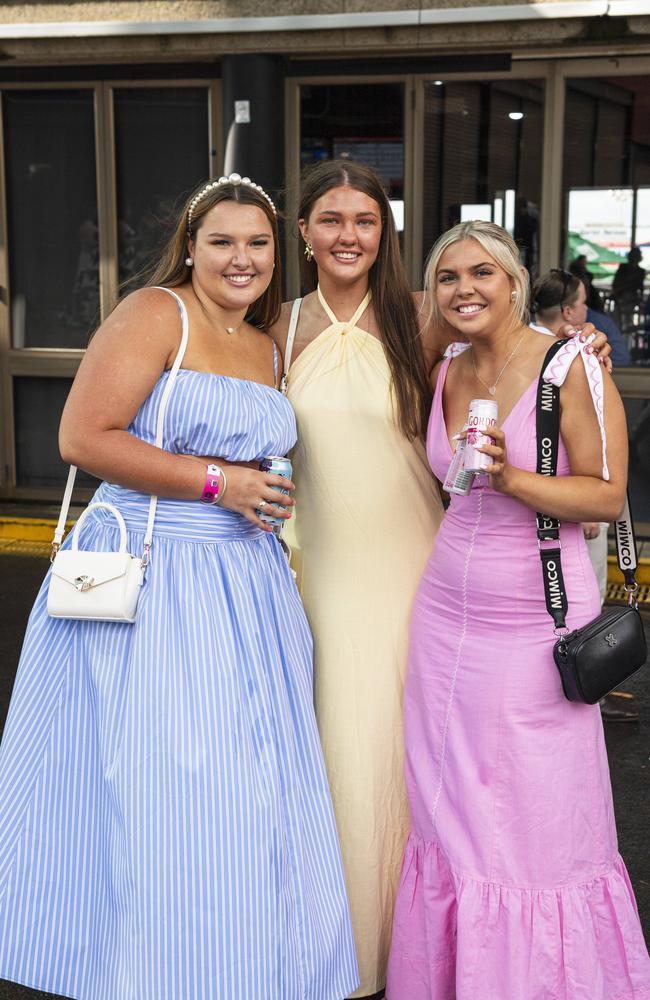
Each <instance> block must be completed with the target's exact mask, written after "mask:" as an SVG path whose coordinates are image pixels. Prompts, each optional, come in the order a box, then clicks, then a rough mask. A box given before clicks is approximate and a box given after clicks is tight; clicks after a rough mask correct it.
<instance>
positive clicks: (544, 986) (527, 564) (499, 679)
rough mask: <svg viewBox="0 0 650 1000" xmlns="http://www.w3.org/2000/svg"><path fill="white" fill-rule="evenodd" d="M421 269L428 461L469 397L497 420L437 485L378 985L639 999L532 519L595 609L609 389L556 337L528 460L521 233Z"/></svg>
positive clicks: (436, 255) (579, 610)
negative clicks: (483, 444) (558, 388)
mask: <svg viewBox="0 0 650 1000" xmlns="http://www.w3.org/2000/svg"><path fill="white" fill-rule="evenodd" d="M427 277H428V287H429V297H430V304H431V309H432V313H433V318H434V319H435V320H438V321H440V320H444V321H446V322H447V323H449V324H451V326H452V327H454V328H455V329H456V330H457V331H459V333H461V334H462V335H463V336H464V337H465V338H466V340H467V343H465V344H464V345H460V344H459V345H458V350H456V351H451V352H450V353H451V355H452V356H450V357H448V358H447V359H446V360H444V361H443V362H442V363H441V364H440V365H439V366H438V367H437V369H436V371H435V373H434V378H435V379H436V385H435V396H434V402H433V409H432V413H431V419H430V423H429V431H428V442H427V444H428V448H427V450H428V457H429V462H430V464H431V467H432V469H433V471H434V472H435V474H436V475H437V476H438V478H439V479H443V478H444V475H445V472H446V470H447V467H448V466H449V463H450V461H451V457H452V448H453V443H454V442H453V436H454V435H455V434H457V433H458V432H460V431H461V430H462V428H463V426H464V423H465V421H466V419H467V413H468V408H469V403H470V400H472V399H475V398H488V399H489V398H493V399H495V400H496V401H497V402H498V404H499V427H500V429H495V431H494V438H495V441H496V444H495V445H494V446H490V447H489V448H487V449H485V450H486V451H487V452H488V454H489V455H490V457H491V458H492V460H493V464H492V465H491V470H490V475H489V477H488V476H477V477H476V479H475V482H474V486H473V488H472V491H471V493H470V495H469V496H454V497H452V500H451V504H450V507H449V510H448V511H447V513H446V516H445V518H444V520H443V523H442V526H441V528H440V531H439V533H438V536H437V539H436V543H435V548H434V551H433V554H432V556H431V558H430V560H429V563H428V566H427V568H426V570H425V573H424V576H423V579H422V582H421V584H420V588H419V591H418V595H417V598H416V602H415V606H414V613H413V620H412V632H411V647H410V658H409V667H408V675H407V682H406V691H405V706H404V713H405V738H406V781H407V789H408V795H409V804H410V810H411V818H412V830H411V834H410V838H409V841H408V844H407V847H406V851H405V856H404V862H403V868H402V876H401V882H400V888H399V893H398V899H397V905H396V911H395V917H394V925H393V941H392V950H391V957H390V962H389V973H388V989H387V994H386V995H387V998H388V1000H642V998H643V1000H646V998H650V959H649V958H648V953H647V950H646V947H645V944H644V940H643V935H642V932H641V927H640V924H639V919H638V915H637V910H636V904H635V901H634V896H633V893H632V889H631V886H630V883H629V880H628V876H627V873H626V870H625V866H624V864H623V861H622V860H621V858H620V856H619V854H618V850H617V842H616V829H615V825H614V815H613V809H612V798H611V788H610V780H609V771H608V766H607V756H606V752H605V745H604V741H603V731H602V724H601V720H600V713H599V710H598V706H597V705H596V706H590V705H583V704H577V703H574V702H569V701H567V700H566V699H565V698H564V695H563V693H562V688H561V684H560V678H559V675H558V673H557V670H556V667H555V665H554V662H553V655H552V647H553V642H554V636H553V631H552V626H553V623H552V620H551V618H550V616H549V614H548V612H547V610H546V605H545V601H544V591H543V581H542V568H541V561H540V558H539V553H538V548H537V540H536V531H535V513H534V512H535V510H543V511H545V512H546V513H547V514H549V515H554V516H556V517H559V518H561V520H562V529H561V539H562V565H563V569H564V577H565V584H566V590H567V594H568V600H569V613H568V625H569V627H570V628H576V627H577V626H580V625H583V624H585V623H586V622H588V621H589V620H591V619H592V618H594V617H596V615H597V614H598V613H599V612H600V597H599V593H598V586H597V583H596V580H595V577H594V574H593V571H592V568H591V564H590V562H589V557H588V555H587V551H586V548H585V542H584V538H583V537H582V531H581V527H580V522H582V521H585V520H587V521H590V520H593V521H597V520H613V519H615V518H616V517H617V516H618V514H619V512H620V509H621V507H622V503H623V498H624V493H625V484H626V476H627V443H626V427H625V416H624V412H623V407H622V404H621V400H620V397H619V395H618V393H617V391H616V388H615V386H614V384H613V382H612V380H611V379H610V378H609V376H608V375H607V374H605V376H604V378H603V377H602V376H600V378H599V376H598V372H599V371H601V370H602V369H601V368H599V366H598V364H596V363H595V362H594V361H593V356H592V355H590V354H588V353H586V350H585V347H584V345H581V344H580V343H579V342H576V343H573V342H571V344H572V346H571V347H566V348H562V351H561V352H560V353H561V354H562V355H563V357H562V358H560V356H559V355H558V358H559V363H558V366H557V369H558V372H559V374H558V375H557V379H556V380H557V382H558V384H559V383H561V382H564V383H565V387H564V389H563V390H562V392H561V410H562V413H561V425H560V434H561V440H560V452H559V462H558V476H557V477H556V478H550V477H545V476H539V475H537V474H536V472H535V471H534V470H535V468H536V433H535V406H536V385H537V381H538V378H539V375H540V370H541V367H542V363H543V360H544V357H545V355H546V352H547V351H548V347H549V342H548V338H547V337H545V336H544V335H543V334H540V333H538V332H536V331H534V330H532V329H531V328H530V327H529V326H528V325H527V310H526V298H527V285H526V282H525V281H524V276H523V272H522V269H521V266H520V263H519V258H518V251H517V248H516V246H515V244H514V243H513V241H512V240H511V239H510V237H509V236H508V234H507V233H506V232H505V231H504V230H502V229H500V228H499V227H498V226H495V225H493V224H491V223H480V222H472V223H464V224H461V225H460V226H456V227H455V228H454V229H452V230H450V232H448V233H446V234H445V235H444V236H443V237H441V239H440V240H439V241H438V243H437V244H436V246H435V247H434V249H433V251H432V254H431V258H430V262H429V265H428V272H427ZM464 348H466V349H464ZM577 355H581V358H580V360H575V359H576V356H577ZM583 361H584V364H583ZM572 362H573V363H572ZM603 390H604V397H603ZM603 399H604V405H603ZM607 464H608V465H609V472H607Z"/></svg>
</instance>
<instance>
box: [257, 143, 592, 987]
mask: <svg viewBox="0 0 650 1000" xmlns="http://www.w3.org/2000/svg"><path fill="white" fill-rule="evenodd" d="M299 226H300V230H301V234H302V237H303V240H304V243H305V260H304V271H305V273H304V275H303V276H304V279H305V285H306V286H307V287H311V288H313V289H314V291H312V292H311V293H310V294H308V295H306V296H305V298H304V299H297V300H296V301H295V302H293V303H291V302H289V303H285V305H284V306H283V310H282V315H281V318H280V320H279V321H278V323H277V324H276V326H275V327H274V328H273V329H272V330H271V331H270V332H271V333H272V335H273V336H275V338H276V340H277V342H278V345H279V347H280V349H281V350H282V353H283V356H284V358H285V373H287V385H288V396H289V400H290V402H291V403H292V404H293V407H294V409H295V411H296V416H297V420H298V444H297V445H296V448H295V450H294V452H293V455H292V458H293V480H294V482H295V484H296V496H297V497H298V498H299V503H298V504H297V514H296V517H295V519H294V522H293V523H291V524H289V525H287V526H285V537H286V538H287V541H289V543H290V544H291V546H292V548H293V550H294V552H293V565H294V568H295V569H296V570H297V573H298V583H299V586H300V592H301V596H302V599H303V602H304V605H305V609H306V611H307V617H308V619H309V622H310V625H311V629H312V632H313V635H314V654H315V662H314V670H315V704H316V715H317V719H318V725H319V730H320V735H321V741H322V744H323V750H324V754H325V763H326V767H327V773H328V778H329V783H330V788H331V792H332V799H333V802H334V811H335V814H336V821H337V826H338V832H339V837H340V840H341V848H342V853H343V863H344V868H345V874H346V880H347V888H348V895H349V898H350V908H351V912H352V923H353V928H354V933H355V941H356V947H357V957H358V960H359V971H360V976H361V985H360V987H359V989H358V990H357V991H356V992H355V993H354V994H353V996H354V997H376V998H379V997H381V996H383V988H384V984H385V973H386V963H387V958H388V949H389V945H390V936H391V922H392V914H393V904H394V900H395V894H396V890H397V884H398V880H399V870H400V864H401V858H402V853H403V848H404V844H405V842H406V837H407V834H408V829H409V815H408V806H407V801H406V793H405V789H404V778H403V736H402V690H403V682H404V674H405V669H406V657H407V644H408V625H409V619H410V614H411V605H412V603H413V598H414V596H415V591H416V589H417V586H418V583H419V580H420V577H421V575H422V572H423V570H424V566H425V564H426V561H427V559H428V557H429V554H430V551H431V548H432V543H433V540H434V538H435V534H436V531H437V529H438V525H439V523H440V520H441V517H442V503H441V499H440V493H439V490H438V487H437V484H436V482H435V480H434V478H433V475H432V473H431V470H430V468H429V465H428V462H427V459H426V454H425V451H424V445H423V440H424V436H425V432H426V426H427V421H428V416H429V409H430V404H431V389H430V385H429V376H430V373H431V370H432V369H433V367H434V365H435V364H436V363H437V362H438V361H439V360H440V358H441V356H442V354H443V353H444V351H445V349H446V347H447V346H448V344H449V342H450V340H451V331H450V332H449V335H447V332H446V331H445V330H443V329H440V328H437V329H436V328H433V327H431V326H427V325H426V324H424V325H422V326H421V324H420V322H419V320H420V315H421V310H420V305H421V293H417V294H416V295H414V294H413V293H412V292H411V291H410V289H409V286H408V282H407V279H406V274H405V272H404V269H403V266H402V262H401V258H400V250H399V240H398V235H397V230H396V227H395V223H394V221H393V216H392V211H391V208H390V204H389V201H388V198H387V196H386V193H385V191H384V189H383V187H382V184H381V181H380V180H379V178H378V177H377V176H376V174H375V173H374V172H373V171H372V170H370V169H369V168H368V167H366V166H364V165H363V164H360V163H357V162H354V161H349V160H338V161H336V160H332V161H326V162H323V163H320V164H318V165H317V166H315V167H313V168H311V169H310V170H309V172H308V174H307V175H306V178H305V181H304V184H303V188H302V192H301V199H300V207H299ZM605 340H606V338H603V341H605Z"/></svg>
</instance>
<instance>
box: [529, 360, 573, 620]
mask: <svg viewBox="0 0 650 1000" xmlns="http://www.w3.org/2000/svg"><path fill="white" fill-rule="evenodd" d="M563 344H564V340H556V341H555V342H554V343H553V344H552V345H551V347H550V348H549V350H548V351H547V353H546V357H545V358H544V363H543V365H542V371H541V374H540V377H539V383H538V385H537V415H536V428H537V473H538V475H540V476H555V475H557V460H558V449H559V441H560V390H559V388H558V387H557V386H556V385H553V383H552V382H546V381H544V378H543V375H544V372H545V371H546V369H547V367H548V365H549V364H550V362H551V360H552V359H553V358H554V357H555V355H556V354H557V352H558V351H559V350H560V348H561V347H562V345H563ZM536 520H537V548H538V549H539V555H540V559H541V560H542V572H543V575H544V596H545V598H546V610H547V611H548V613H549V615H550V616H551V618H552V619H553V625H554V631H555V632H556V633H558V632H559V630H560V629H566V613H567V611H568V609H569V603H568V601H567V596H566V590H565V587H564V576H563V575H562V559H561V556H562V543H561V542H560V522H559V520H558V518H557V517H550V516H549V515H548V514H542V513H541V512H539V511H538V512H537V514H536ZM544 542H551V543H552V544H551V545H549V546H545V545H544V544H543V543H544Z"/></svg>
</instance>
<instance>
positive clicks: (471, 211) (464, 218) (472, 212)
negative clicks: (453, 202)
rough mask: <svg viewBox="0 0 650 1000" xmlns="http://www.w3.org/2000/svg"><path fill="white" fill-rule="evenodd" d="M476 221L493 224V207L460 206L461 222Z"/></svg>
mask: <svg viewBox="0 0 650 1000" xmlns="http://www.w3.org/2000/svg"><path fill="white" fill-rule="evenodd" d="M475 219H481V221H482V222H492V206H491V205H489V204H481V205H461V206H460V221H461V222H474V220H475Z"/></svg>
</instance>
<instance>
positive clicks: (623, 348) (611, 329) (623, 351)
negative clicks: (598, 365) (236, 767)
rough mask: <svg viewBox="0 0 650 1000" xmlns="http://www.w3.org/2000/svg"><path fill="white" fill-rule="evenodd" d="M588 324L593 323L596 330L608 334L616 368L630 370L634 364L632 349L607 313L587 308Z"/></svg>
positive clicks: (611, 357) (611, 356)
mask: <svg viewBox="0 0 650 1000" xmlns="http://www.w3.org/2000/svg"><path fill="white" fill-rule="evenodd" d="M587 322H588V323H593V324H594V326H595V327H596V329H598V330H602V332H603V333H605V334H607V340H608V342H609V344H610V346H611V348H612V353H611V354H610V359H611V362H612V365H613V366H614V368H628V367H629V366H630V365H631V364H632V356H631V355H630V348H629V347H628V346H627V343H626V341H625V337H624V336H623V334H622V333H621V331H620V329H619V327H618V324H617V323H616V322H615V320H613V319H612V317H611V316H608V315H607V313H604V312H599V311H598V310H596V309H591V308H590V307H589V306H587Z"/></svg>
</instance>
